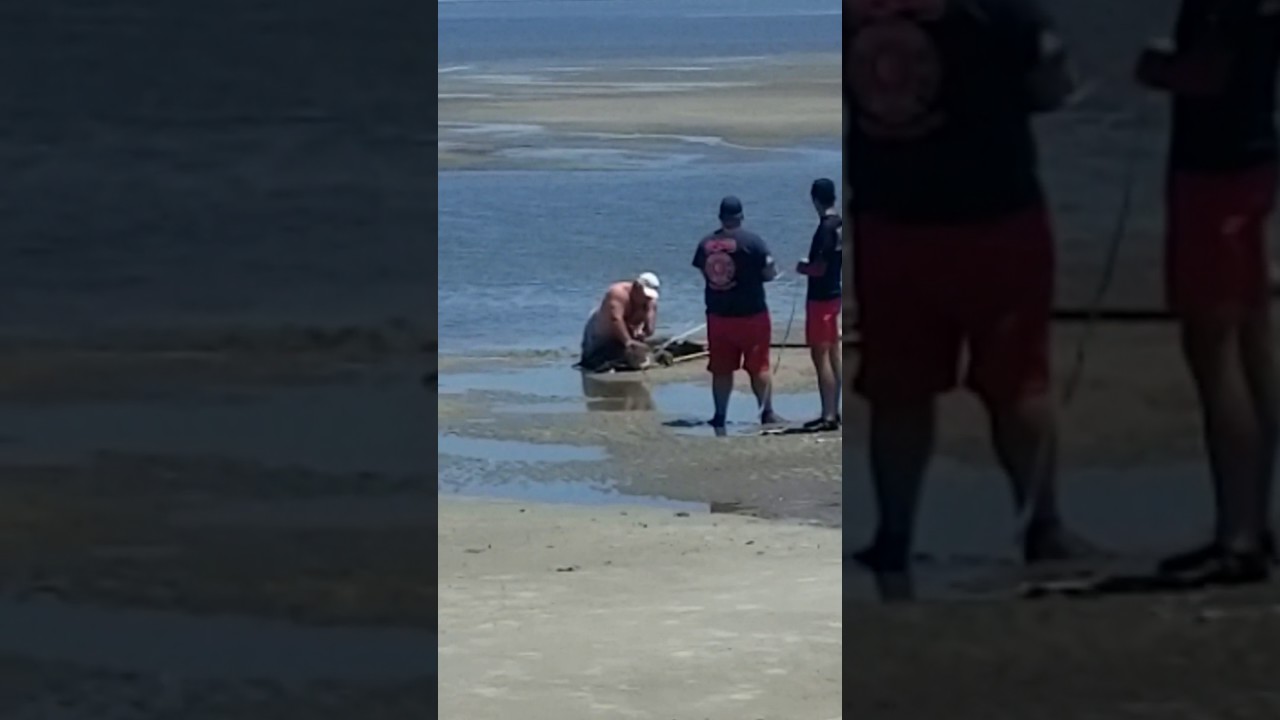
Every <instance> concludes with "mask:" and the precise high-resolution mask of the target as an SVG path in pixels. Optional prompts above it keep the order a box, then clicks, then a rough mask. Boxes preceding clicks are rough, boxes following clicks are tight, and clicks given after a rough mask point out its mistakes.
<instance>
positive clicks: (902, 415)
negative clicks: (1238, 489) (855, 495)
mask: <svg viewBox="0 0 1280 720" xmlns="http://www.w3.org/2000/svg"><path fill="white" fill-rule="evenodd" d="M844 23H845V26H844V33H845V34H844V84H845V88H844V91H845V101H846V106H847V107H848V109H849V111H848V112H847V113H846V115H845V117H846V123H847V126H846V140H845V148H846V153H847V157H848V158H849V159H850V161H849V162H847V163H845V172H846V174H847V176H848V180H849V185H850V188H851V192H852V198H851V199H850V208H851V218H852V223H853V231H854V244H853V246H852V247H853V249H854V252H855V253H856V255H855V261H854V265H855V267H854V273H855V274H854V279H855V293H856V295H857V310H858V325H859V334H860V340H861V348H860V357H859V367H858V373H857V377H856V379H855V385H856V388H857V391H858V392H859V393H860V394H862V395H863V396H864V397H865V398H866V399H867V400H868V402H869V404H870V411H871V429H870V446H871V447H870V454H871V458H872V463H871V474H872V477H873V481H874V483H875V487H876V492H877V494H878V497H879V507H880V518H879V526H878V528H877V530H876V535H875V538H874V540H873V542H872V543H871V545H870V547H868V548H866V549H865V550H862V551H860V552H858V553H855V554H854V558H855V559H856V560H858V561H859V562H861V563H863V564H864V565H866V566H867V567H869V568H871V569H872V570H875V571H877V572H878V573H891V574H894V575H897V574H898V573H900V572H902V571H905V570H906V569H907V566H908V558H909V556H910V550H911V545H912V539H913V535H914V524H915V516H916V510H917V498H918V496H919V492H920V487H921V484H922V483H923V481H924V475H925V469H926V467H927V465H928V459H929V456H930V454H931V452H932V447H933V437H934V432H935V430H934V425H935V398H936V396H937V395H939V394H941V393H944V392H947V391H950V390H951V389H953V388H954V387H956V385H957V384H958V383H959V381H960V380H961V376H960V373H959V369H960V368H961V366H962V365H961V363H962V361H964V360H967V369H966V372H965V374H964V376H963V377H964V384H965V385H966V386H967V387H968V388H969V389H971V390H973V391H974V392H975V393H976V394H977V395H978V397H979V398H980V399H981V400H982V402H983V404H984V406H985V407H986V409H987V411H988V413H989V415H990V417H991V425H992V428H993V433H992V440H993V444H994V445H995V449H996V452H997V455H998V456H999V458H1000V459H1001V464H1002V466H1003V468H1004V469H1005V470H1006V471H1007V473H1008V474H1009V476H1010V479H1011V481H1012V483H1013V486H1014V496H1015V497H1016V499H1017V501H1018V503H1019V504H1020V505H1023V506H1027V504H1029V508H1028V511H1027V514H1028V516H1029V524H1028V527H1027V528H1025V531H1026V533H1025V536H1024V545H1023V554H1024V558H1025V559H1026V560H1027V561H1028V562H1036V561H1041V560H1051V559H1059V558H1063V557H1066V556H1071V555H1075V554H1077V553H1078V552H1079V551H1080V550H1083V549H1084V548H1083V546H1082V544H1080V543H1078V542H1077V541H1076V540H1075V539H1074V538H1073V537H1071V535H1070V534H1069V533H1067V532H1066V531H1065V529H1064V528H1063V525H1062V522H1061V519H1060V517H1059V513H1058V508H1057V503H1056V492H1055V489H1056V479H1055V467H1054V466H1055V462H1054V448H1055V445H1056V419H1055V409H1054V404H1053V401H1052V399H1051V396H1050V373H1049V319H1050V315H1051V310H1052V306H1053V286H1054V282H1053V281H1054V241H1053V234H1052V231H1051V229H1050V221H1049V215H1048V212H1047V210H1046V204H1045V198H1044V193H1043V191H1042V189H1041V184H1040V178H1039V172H1038V168H1037V159H1036V145H1035V139H1034V136H1033V134H1032V128H1031V119H1032V116H1033V115H1034V114H1035V113H1037V112H1044V111H1049V110H1052V109H1055V108H1057V107H1059V106H1060V105H1061V104H1062V103H1063V102H1065V100H1066V98H1067V97H1068V96H1069V95H1070V93H1071V92H1072V91H1073V90H1072V83H1071V81H1070V76H1069V74H1068V73H1067V72H1066V63H1065V53H1064V51H1063V48H1062V44H1061V42H1060V41H1059V40H1058V38H1057V36H1056V34H1055V33H1054V32H1053V27H1052V24H1051V22H1050V20H1049V17H1048V16H1047V15H1046V14H1045V12H1044V11H1043V10H1042V9H1041V8H1040V7H1039V4H1038V3H1037V2H1035V1H1034V0H849V1H848V2H846V3H845V10H844ZM846 471H848V466H846Z"/></svg>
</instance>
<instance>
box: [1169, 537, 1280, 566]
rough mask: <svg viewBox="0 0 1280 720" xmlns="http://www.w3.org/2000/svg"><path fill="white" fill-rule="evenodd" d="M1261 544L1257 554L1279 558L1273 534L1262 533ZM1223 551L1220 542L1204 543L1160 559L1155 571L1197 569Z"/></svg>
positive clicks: (1272, 558)
mask: <svg viewBox="0 0 1280 720" xmlns="http://www.w3.org/2000/svg"><path fill="white" fill-rule="evenodd" d="M1261 545H1262V547H1261V550H1260V553H1259V554H1260V555H1262V556H1263V557H1264V558H1266V560H1267V561H1268V562H1270V563H1275V562H1276V561H1277V560H1278V559H1280V558H1278V557H1277V554H1276V537H1275V534H1273V533H1271V532H1270V531H1268V532H1267V534H1266V535H1263V537H1262V543H1261ZM1223 552H1224V551H1223V548H1222V545H1221V543H1219V542H1217V541H1214V542H1210V543H1206V544H1204V545H1201V546H1200V547H1197V548H1193V549H1191V550H1188V551H1186V552H1181V553H1178V554H1176V555H1173V556H1170V557H1167V558H1165V559H1164V560H1161V561H1160V564H1159V566H1158V570H1157V571H1158V572H1160V573H1161V574H1164V575H1180V574H1182V573H1187V572H1192V571H1195V570H1199V569H1201V568H1203V567H1204V566H1206V565H1209V564H1211V563H1214V562H1216V561H1217V560H1219V559H1220V558H1221V557H1222V556H1223Z"/></svg>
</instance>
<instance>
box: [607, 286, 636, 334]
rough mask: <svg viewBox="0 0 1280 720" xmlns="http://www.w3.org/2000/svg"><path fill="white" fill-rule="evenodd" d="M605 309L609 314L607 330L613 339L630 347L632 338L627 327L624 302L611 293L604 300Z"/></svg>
mask: <svg viewBox="0 0 1280 720" xmlns="http://www.w3.org/2000/svg"><path fill="white" fill-rule="evenodd" d="M605 309H606V310H607V311H608V313H609V329H610V330H612V331H613V337H614V338H615V339H616V340H617V341H618V342H620V343H622V344H623V345H630V344H631V342H632V340H633V338H632V337H631V328H629V327H627V304H626V302H625V301H623V300H622V299H621V298H619V297H617V296H616V295H615V294H614V293H612V292H611V293H609V297H608V299H607V300H605Z"/></svg>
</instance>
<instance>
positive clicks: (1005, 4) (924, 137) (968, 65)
mask: <svg viewBox="0 0 1280 720" xmlns="http://www.w3.org/2000/svg"><path fill="white" fill-rule="evenodd" d="M845 7H846V8H847V9H846V11H845V14H844V94H845V102H846V105H847V107H848V111H847V112H846V115H845V117H846V118H848V120H847V130H846V135H847V139H846V141H845V147H846V149H847V150H846V162H845V170H846V172H847V174H848V178H849V183H850V186H851V190H852V197H851V198H850V201H851V204H852V207H853V209H854V211H855V212H860V213H868V214H875V215H881V216H885V217H888V218H891V219H893V220H895V221H898V222H919V223H947V222H966V221H983V220H988V219H992V218H995V217H999V216H1002V215H1005V214H1008V213H1012V212H1018V211H1020V210H1023V209H1026V208H1028V207H1030V206H1032V205H1034V204H1037V203H1039V202H1042V198H1043V191H1042V189H1041V185H1040V180H1039V174H1038V168H1037V164H1038V159H1037V154H1036V146H1035V139H1034V135H1033V133H1032V127H1031V119H1032V116H1033V114H1034V102H1033V98H1032V95H1031V91H1030V89H1029V85H1028V77H1029V75H1030V73H1031V72H1032V71H1033V70H1034V69H1035V68H1036V67H1037V66H1039V64H1040V63H1041V62H1042V58H1043V55H1044V51H1043V49H1042V45H1041V42H1042V38H1043V36H1044V34H1045V33H1046V32H1047V31H1048V30H1049V29H1050V28H1051V22H1050V19H1049V16H1048V15H1047V14H1046V13H1045V12H1044V11H1043V9H1042V8H1041V7H1040V4H1039V3H1038V2H1036V0H894V1H887V0H880V1H875V0H854V1H853V2H852V3H846V4H845Z"/></svg>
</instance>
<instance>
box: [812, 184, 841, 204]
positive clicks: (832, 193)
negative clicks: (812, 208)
mask: <svg viewBox="0 0 1280 720" xmlns="http://www.w3.org/2000/svg"><path fill="white" fill-rule="evenodd" d="M809 197H811V198H813V199H814V200H815V201H816V202H820V203H822V204H823V205H835V204H836V184H835V183H834V182H833V181H831V180H828V179H827V178H818V179H817V180H814V181H813V187H811V188H809Z"/></svg>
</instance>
